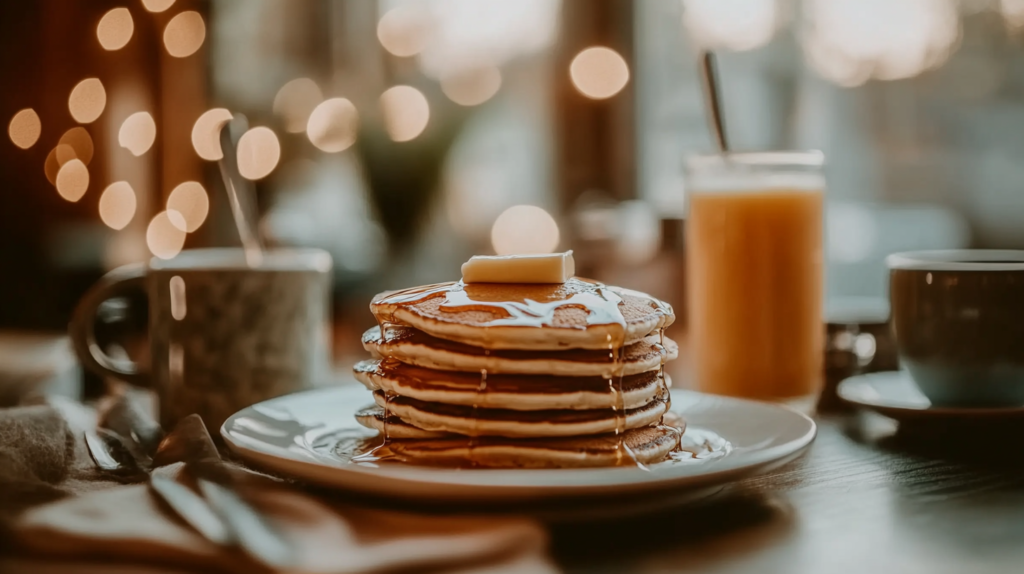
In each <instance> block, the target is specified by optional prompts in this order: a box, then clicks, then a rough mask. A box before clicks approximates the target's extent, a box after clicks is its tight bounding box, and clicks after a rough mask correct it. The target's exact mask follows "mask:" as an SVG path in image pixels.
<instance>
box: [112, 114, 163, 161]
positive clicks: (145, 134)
mask: <svg viewBox="0 0 1024 574" xmlns="http://www.w3.org/2000/svg"><path fill="white" fill-rule="evenodd" d="M154 141H156V122H154V121H153V116H151V115H149V112H135V113H134V114H132V115H130V116H128V118H127V119H125V120H124V123H122V124H121V130H120V131H119V132H117V142H118V143H119V144H121V147H123V148H126V149H127V150H128V151H130V152H132V155H134V156H136V157H137V156H140V155H142V154H144V153H146V152H147V151H149V148H151V147H153V142H154Z"/></svg>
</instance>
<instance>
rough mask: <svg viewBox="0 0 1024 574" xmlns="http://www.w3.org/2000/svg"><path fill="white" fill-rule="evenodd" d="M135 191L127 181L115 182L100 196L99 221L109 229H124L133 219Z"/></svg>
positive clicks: (135, 203) (135, 204)
mask: <svg viewBox="0 0 1024 574" xmlns="http://www.w3.org/2000/svg"><path fill="white" fill-rule="evenodd" d="M136 207H137V202H136V199H135V190H134V189H132V186H131V185H129V184H128V182H127V181H115V182H114V183H112V184H110V185H108V186H107V189H104V190H103V194H102V195H100V219H102V220H103V223H105V224H106V225H107V227H109V228H111V229H115V230H116V229H124V228H125V227H127V226H128V224H129V223H131V222H132V218H133V217H135V208H136Z"/></svg>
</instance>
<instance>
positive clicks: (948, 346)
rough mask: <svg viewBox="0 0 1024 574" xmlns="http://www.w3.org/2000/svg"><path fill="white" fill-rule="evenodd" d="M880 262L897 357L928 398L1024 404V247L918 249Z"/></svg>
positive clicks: (939, 401) (951, 402)
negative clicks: (885, 279)
mask: <svg viewBox="0 0 1024 574" xmlns="http://www.w3.org/2000/svg"><path fill="white" fill-rule="evenodd" d="M886 262H887V264H888V266H889V270H890V271H889V273H890V286H889V287H890V288H889V297H890V301H891V309H892V325H893V330H894V333H895V338H896V346H897V349H898V352H899V356H900V363H901V364H902V365H903V367H904V368H906V370H907V371H908V372H909V373H910V375H911V377H913V379H914V382H915V383H917V386H918V387H919V388H920V389H921V392H922V393H924V395H925V396H927V397H928V399H929V400H930V401H931V402H932V404H935V405H937V406H976V407H985V406H1020V405H1022V404H1024V251H1009V250H985V249H964V250H946V251H918V252H907V253H895V254H893V255H890V256H889V257H888V259H887V260H886Z"/></svg>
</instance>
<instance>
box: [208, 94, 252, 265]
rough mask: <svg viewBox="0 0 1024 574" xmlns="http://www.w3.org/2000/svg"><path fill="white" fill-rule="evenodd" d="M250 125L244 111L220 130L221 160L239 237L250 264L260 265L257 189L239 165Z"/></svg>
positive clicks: (222, 172)
mask: <svg viewBox="0 0 1024 574" xmlns="http://www.w3.org/2000/svg"><path fill="white" fill-rule="evenodd" d="M248 129H249V120H248V119H246V117H245V116H244V115H242V114H235V115H234V117H233V118H232V119H231V120H230V121H228V122H227V123H225V124H224V126H223V127H222V128H221V130H220V147H221V159H220V161H218V162H217V164H218V166H220V175H221V178H223V180H224V189H225V190H227V193H228V203H230V204H231V215H232V217H233V218H234V220H235V226H236V227H237V228H238V237H239V238H240V239H241V240H242V249H243V250H244V251H245V261H246V263H248V264H249V266H250V267H256V266H258V265H259V264H260V262H262V261H263V245H262V243H261V241H260V238H259V234H258V231H257V226H256V213H257V209H256V191H255V190H254V189H253V185H252V182H251V181H249V180H247V179H245V178H244V177H242V172H241V171H240V170H239V169H238V142H239V140H240V139H241V138H242V135H243V134H245V132H246V131H248Z"/></svg>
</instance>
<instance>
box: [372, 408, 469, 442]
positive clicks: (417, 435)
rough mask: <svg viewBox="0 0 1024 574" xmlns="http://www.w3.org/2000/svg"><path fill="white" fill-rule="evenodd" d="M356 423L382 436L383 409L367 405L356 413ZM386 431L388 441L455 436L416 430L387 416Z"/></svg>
mask: <svg viewBox="0 0 1024 574" xmlns="http://www.w3.org/2000/svg"><path fill="white" fill-rule="evenodd" d="M356 422H358V423H359V424H361V425H363V426H364V427H366V428H370V429H376V430H377V431H378V432H379V433H380V434H382V435H383V434H384V409H382V408H380V407H378V406H377V405H376V404H370V405H367V406H365V407H363V408H361V409H359V410H358V411H356ZM387 430H388V438H389V439H424V438H441V437H453V436H456V435H452V434H449V433H445V432H437V431H428V430H423V429H421V428H416V427H414V426H412V425H411V424H409V423H407V422H405V421H403V420H402V419H400V418H398V417H396V416H388V418H387Z"/></svg>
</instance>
